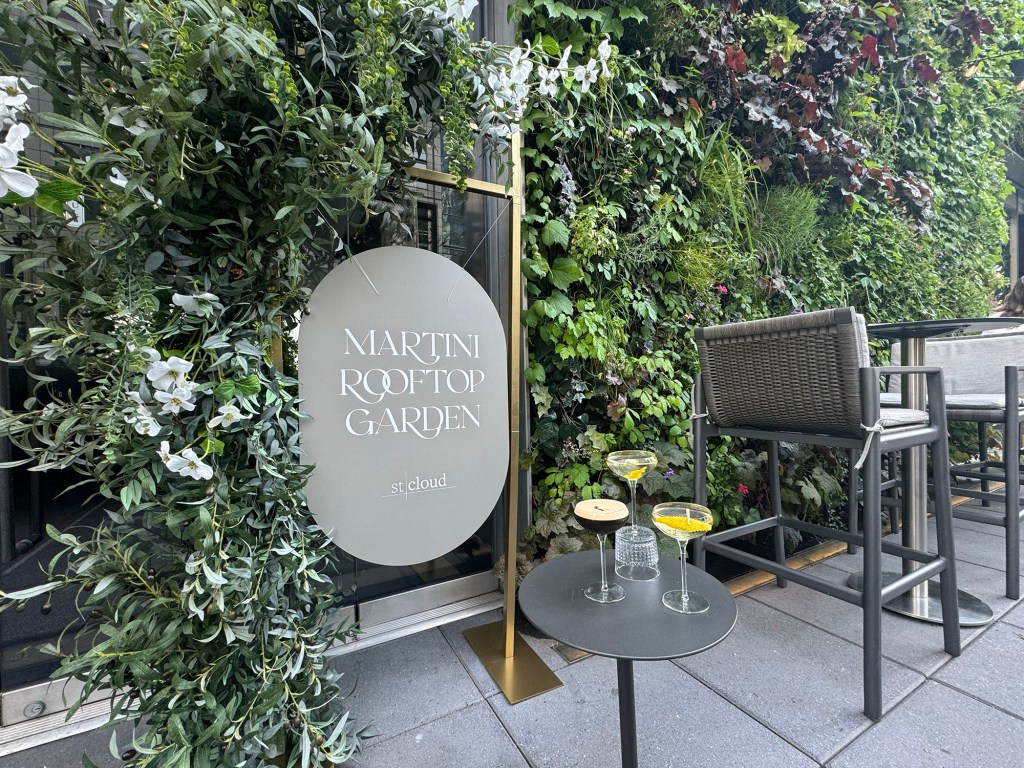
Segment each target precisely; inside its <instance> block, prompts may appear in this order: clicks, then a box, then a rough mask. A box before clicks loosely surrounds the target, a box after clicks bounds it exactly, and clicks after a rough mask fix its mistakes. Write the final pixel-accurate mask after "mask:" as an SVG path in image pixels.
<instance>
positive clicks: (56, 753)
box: [0, 728, 128, 768]
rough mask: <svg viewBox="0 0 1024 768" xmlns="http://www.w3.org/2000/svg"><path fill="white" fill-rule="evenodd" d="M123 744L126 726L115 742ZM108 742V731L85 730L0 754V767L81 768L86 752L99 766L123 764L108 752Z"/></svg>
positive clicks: (126, 738)
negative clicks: (21, 749) (21, 750)
mask: <svg viewBox="0 0 1024 768" xmlns="http://www.w3.org/2000/svg"><path fill="white" fill-rule="evenodd" d="M122 734H125V735H123V736H122ZM127 744H128V736H127V729H123V728H122V729H120V730H119V731H118V745H119V747H120V748H121V749H124V748H125V746H126V745H127ZM109 745H110V731H108V730H102V731H99V730H97V731H87V732H86V733H80V734H77V735H76V736H69V737H68V738H66V739H61V740H60V741H53V742H50V743H49V744H42V745H40V746H38V747H33V748H32V749H28V750H25V751H23V752H15V753H14V754H13V755H6V756H4V757H0V768H81V766H82V755H83V754H88V755H89V759H90V760H92V761H93V762H94V763H96V765H98V766H99V767H100V768H119V766H121V765H123V763H122V762H121V760H119V759H117V758H115V757H114V756H113V755H111V754H110V746H109Z"/></svg>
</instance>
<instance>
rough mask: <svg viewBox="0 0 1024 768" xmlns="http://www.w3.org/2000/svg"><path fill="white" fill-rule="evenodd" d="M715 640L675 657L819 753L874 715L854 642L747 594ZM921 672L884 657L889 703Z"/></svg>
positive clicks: (834, 748) (826, 754)
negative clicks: (867, 705)
mask: <svg viewBox="0 0 1024 768" xmlns="http://www.w3.org/2000/svg"><path fill="white" fill-rule="evenodd" d="M739 603H740V605H739V620H738V621H737V623H736V629H734V630H733V632H732V634H731V635H730V636H729V637H727V638H726V639H725V640H724V641H723V642H722V643H721V644H720V645H717V646H715V647H714V648H712V649H711V650H710V651H706V652H705V653H703V654H701V655H700V656H694V657H692V658H688V659H678V660H676V661H674V662H673V663H674V664H678V665H680V666H681V667H683V668H684V669H686V670H687V671H688V672H690V673H691V674H692V675H694V676H695V677H697V678H698V679H700V680H702V681H704V682H706V683H707V684H708V685H710V686H711V687H712V688H714V689H715V690H716V691H718V692H719V693H721V694H722V695H723V696H725V697H726V698H727V699H729V700H730V701H731V702H733V703H734V704H736V705H737V706H739V707H741V708H742V709H743V710H744V711H746V712H748V713H749V714H751V715H752V716H753V717H755V718H757V719H758V720H760V721H761V722H762V723H765V724H766V725H768V726H769V727H770V728H771V729H772V730H774V731H776V732H777V733H779V734H780V735H781V736H783V737H784V738H786V739H788V740H789V741H791V742H792V743H793V744H795V745H797V746H798V747H800V748H801V749H802V750H803V751H805V752H807V753H808V754H809V755H811V756H812V757H814V758H815V759H817V760H819V761H820V760H825V759H827V758H828V757H830V756H831V755H833V754H835V752H836V751H837V750H838V749H839V748H840V747H841V746H843V745H845V744H846V743H847V742H848V741H850V740H851V739H852V738H854V737H855V736H856V735H857V734H858V733H860V732H861V731H863V730H864V729H865V728H867V727H868V726H869V725H870V723H871V721H870V720H868V719H867V718H866V717H865V716H864V714H863V709H862V708H863V702H864V695H863V675H862V669H863V663H862V658H863V654H862V651H861V649H860V648H859V647H857V646H856V645H855V644H853V643H851V642H849V641H847V640H843V639H841V638H838V637H836V636H834V635H831V634H829V633H827V632H824V631H823V630H821V629H819V628H817V627H814V626H812V625H810V624H808V623H806V622H804V621H801V620H800V619H796V618H793V617H792V616H789V615H787V614H786V613H783V612H781V611H777V610H775V609H774V608H771V607H769V606H767V605H764V604H763V603H760V602H758V601H756V600H752V599H750V598H746V597H742V598H740V599H739ZM923 680H924V678H923V677H922V676H921V675H920V674H918V673H917V672H914V671H913V670H911V669H909V668H907V667H904V666H902V665H900V664H896V663H895V662H892V661H889V660H887V659H883V660H882V706H883V708H884V710H888V709H889V708H891V707H892V706H893V705H894V704H895V703H897V702H898V701H900V700H902V699H903V698H904V697H906V696H907V695H909V694H910V692H911V691H913V690H914V689H916V688H917V687H918V686H919V685H920V684H921V683H922V682H923Z"/></svg>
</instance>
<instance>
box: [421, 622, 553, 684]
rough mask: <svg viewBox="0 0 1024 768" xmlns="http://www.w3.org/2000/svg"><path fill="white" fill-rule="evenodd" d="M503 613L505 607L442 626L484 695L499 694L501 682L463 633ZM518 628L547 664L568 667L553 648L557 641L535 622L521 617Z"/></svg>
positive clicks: (517, 623)
mask: <svg viewBox="0 0 1024 768" xmlns="http://www.w3.org/2000/svg"><path fill="white" fill-rule="evenodd" d="M503 613H504V612H503V611H501V610H494V611H488V612H487V613H481V614H478V615H476V616H470V617H469V618H467V619H462V620H461V621H455V622H452V623H451V624H445V625H444V626H442V627H441V628H440V629H441V634H442V635H444V637H445V639H446V640H447V641H448V643H449V644H450V645H451V647H452V649H453V650H454V651H455V653H456V654H457V655H458V657H459V660H460V661H461V662H462V664H463V666H465V667H466V670H467V671H468V672H469V674H470V676H471V677H472V678H473V682H474V683H476V686H477V688H479V689H480V692H481V694H482V695H483V696H484V697H488V696H493V695H494V694H495V693H498V691H499V688H498V684H497V683H495V682H494V678H492V677H491V675H490V673H489V672H488V671H487V669H486V668H485V667H484V665H483V663H482V662H481V661H480V659H479V658H478V657H477V655H476V651H474V650H473V648H472V646H470V644H469V641H468V640H466V637H465V635H463V634H462V632H463V630H465V629H468V628H469V627H476V626H479V625H480V624H490V623H491V622H495V621H501V617H502V615H503ZM516 631H517V632H519V635H520V636H521V637H522V638H523V639H524V640H525V641H526V642H527V643H528V644H529V645H530V647H531V648H533V650H535V651H536V652H537V655H538V656H540V658H541V659H542V660H543V661H544V663H545V664H547V665H548V668H549V669H551V670H556V671H557V670H559V669H561V668H562V667H564V666H566V661H565V659H564V658H562V657H561V656H560V655H559V654H558V653H556V652H555V651H554V650H552V645H553V644H554V641H553V640H552V639H551V638H549V637H543V636H541V635H540V634H539V633H538V631H537V630H536V629H535V628H534V627H533V625H532V624H530V623H529V622H527V621H526V620H525V619H520V620H519V621H517V622H516Z"/></svg>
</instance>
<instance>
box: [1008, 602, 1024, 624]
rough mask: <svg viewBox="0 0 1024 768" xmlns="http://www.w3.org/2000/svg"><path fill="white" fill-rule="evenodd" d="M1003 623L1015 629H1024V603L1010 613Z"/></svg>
mask: <svg viewBox="0 0 1024 768" xmlns="http://www.w3.org/2000/svg"><path fill="white" fill-rule="evenodd" d="M1003 621H1004V622H1006V623H1007V624H1012V625H1013V626H1015V627H1022V628H1024V603H1020V604H1018V605H1017V607H1016V608H1014V609H1013V610H1012V611H1009V612H1008V613H1007V614H1006V616H1005V617H1003Z"/></svg>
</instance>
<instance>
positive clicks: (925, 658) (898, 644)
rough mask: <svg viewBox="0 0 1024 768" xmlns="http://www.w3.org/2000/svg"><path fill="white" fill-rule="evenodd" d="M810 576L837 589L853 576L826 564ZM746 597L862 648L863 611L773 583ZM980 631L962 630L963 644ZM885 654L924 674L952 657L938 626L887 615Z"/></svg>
mask: <svg viewBox="0 0 1024 768" xmlns="http://www.w3.org/2000/svg"><path fill="white" fill-rule="evenodd" d="M808 571H809V572H811V573H814V574H815V575H816V576H819V577H821V578H824V579H827V580H828V581H830V582H834V583H836V584H845V583H846V580H847V579H848V578H849V576H850V574H849V573H847V572H846V571H841V570H839V569H837V568H833V567H832V566H830V565H828V564H827V563H820V564H818V565H815V566H812V567H811V568H809V569H808ZM747 596H748V597H750V598H751V599H753V600H757V601H758V602H761V603H764V604H765V605H769V606H771V607H772V608H775V609H777V610H780V611H783V612H785V613H788V614H790V615H791V616H795V617H796V618H798V619H803V620H804V621H806V622H808V623H810V624H813V625H814V626H816V627H819V628H821V629H823V630H825V631H826V632H831V633H832V634H834V635H838V636H839V637H842V638H843V639H845V640H849V641H850V642H851V643H854V644H855V645H858V646H862V647H863V639H864V634H863V625H864V624H863V615H864V612H863V611H862V610H861V609H860V608H859V607H858V606H856V605H851V604H850V603H847V602H845V601H843V600H839V599H837V598H834V597H830V596H828V595H825V594H822V593H821V592H815V591H814V590H812V589H808V588H807V587H802V586H800V585H799V584H794V583H792V582H790V584H789V586H787V587H786V588H785V589H779V588H778V587H776V586H775V584H774V582H773V583H772V584H768V585H766V586H763V587H759V588H758V589H756V590H754V591H753V592H750V593H748V595H747ZM980 631H981V628H980V627H975V628H969V627H962V628H961V642H962V643H966V642H967V640H968V639H969V638H970V637H972V636H973V635H975V634H977V633H978V632H980ZM882 655H883V656H885V657H886V658H889V659H892V660H893V661H898V662H899V663H901V664H903V665H905V666H908V667H910V668H911V669H915V670H917V671H918V672H920V673H922V674H924V675H929V674H931V673H933V672H934V671H935V670H936V669H938V668H939V667H941V666H942V665H943V664H945V663H947V662H948V661H949V660H950V659H951V658H952V657H951V656H950V655H949V654H947V653H946V652H945V651H944V650H943V649H942V626H941V625H940V624H929V623H926V622H923V621H915V620H913V619H908V618H907V617H905V616H900V615H898V614H895V613H891V612H889V611H883V613H882Z"/></svg>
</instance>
